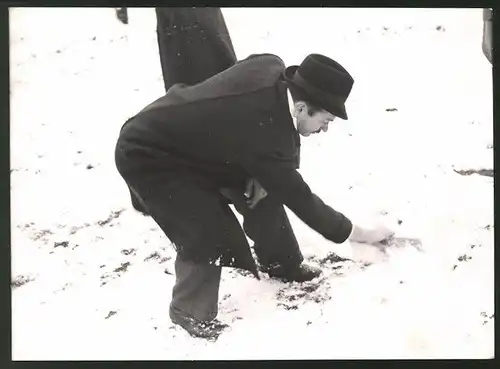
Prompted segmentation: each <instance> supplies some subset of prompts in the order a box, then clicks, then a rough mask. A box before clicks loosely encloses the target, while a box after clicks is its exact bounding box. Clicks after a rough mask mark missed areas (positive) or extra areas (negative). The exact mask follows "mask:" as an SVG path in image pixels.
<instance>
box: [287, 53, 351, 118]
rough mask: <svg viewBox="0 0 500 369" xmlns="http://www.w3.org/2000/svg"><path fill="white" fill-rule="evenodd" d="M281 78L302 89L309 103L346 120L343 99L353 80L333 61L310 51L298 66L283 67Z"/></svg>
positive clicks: (348, 92) (344, 99) (349, 91)
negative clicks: (282, 76)
mask: <svg viewBox="0 0 500 369" xmlns="http://www.w3.org/2000/svg"><path fill="white" fill-rule="evenodd" d="M284 77H285V80H286V81H287V82H289V83H291V84H292V85H294V86H296V87H298V88H300V89H302V90H303V91H304V92H305V93H306V94H307V96H308V97H309V98H310V99H311V103H315V104H317V105H318V106H319V107H321V108H323V109H325V110H326V111H328V112H330V113H332V114H333V115H335V116H337V117H339V118H341V119H344V120H347V112H346V109H345V102H346V100H347V98H348V97H349V94H350V93H351V89H352V85H353V84H354V79H353V78H352V77H351V75H350V74H349V73H348V72H347V71H346V70H345V69H344V67H342V66H341V65H340V64H339V63H337V62H336V61H335V60H332V59H330V58H328V57H326V56H324V55H320V54H310V55H308V56H307V57H306V58H305V59H304V61H303V62H302V63H301V64H300V66H297V65H294V66H290V67H288V68H286V70H285V73H284Z"/></svg>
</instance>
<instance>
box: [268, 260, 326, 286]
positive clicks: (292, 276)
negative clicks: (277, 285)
mask: <svg viewBox="0 0 500 369" xmlns="http://www.w3.org/2000/svg"><path fill="white" fill-rule="evenodd" d="M264 271H265V272H266V273H267V274H269V276H270V277H272V278H278V279H281V280H283V281H285V282H307V281H310V280H313V279H314V278H316V277H319V276H320V275H321V269H320V268H317V267H313V266H311V265H307V264H300V265H298V266H295V267H293V268H290V267H288V268H286V267H283V266H281V265H280V266H274V267H269V268H267V269H266V270H264Z"/></svg>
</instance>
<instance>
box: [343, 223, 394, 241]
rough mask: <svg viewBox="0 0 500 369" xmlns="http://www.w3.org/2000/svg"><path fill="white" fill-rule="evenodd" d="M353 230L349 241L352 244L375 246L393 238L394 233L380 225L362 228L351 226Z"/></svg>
mask: <svg viewBox="0 0 500 369" xmlns="http://www.w3.org/2000/svg"><path fill="white" fill-rule="evenodd" d="M353 227H354V229H353V231H352V233H351V236H350V237H349V239H350V240H351V241H354V242H360V243H370V244H375V243H379V242H381V241H384V240H387V239H389V238H391V237H392V236H394V231H393V230H391V229H389V228H388V227H387V226H385V225H384V224H382V223H379V224H376V225H374V226H372V227H368V228H363V227H360V226H358V225H353Z"/></svg>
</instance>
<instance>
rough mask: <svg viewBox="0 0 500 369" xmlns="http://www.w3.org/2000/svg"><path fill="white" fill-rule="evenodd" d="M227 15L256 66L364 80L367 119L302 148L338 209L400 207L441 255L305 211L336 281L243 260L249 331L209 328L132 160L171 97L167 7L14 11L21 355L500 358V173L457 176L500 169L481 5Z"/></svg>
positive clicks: (354, 118)
mask: <svg viewBox="0 0 500 369" xmlns="http://www.w3.org/2000/svg"><path fill="white" fill-rule="evenodd" d="M224 14H225V17H226V21H227V24H228V27H229V30H230V33H231V36H232V39H233V42H234V45H235V48H236V52H237V54H238V57H239V58H244V57H246V56H248V55H249V54H252V53H258V52H271V53H275V54H277V55H279V56H281V57H282V58H283V59H284V60H285V62H286V63H287V65H290V64H297V63H300V61H301V60H302V59H303V58H304V57H305V56H306V55H307V54H309V53H313V52H318V53H324V54H326V55H328V56H330V57H332V58H334V59H336V60H338V61H339V62H340V63H341V64H343V65H345V66H346V68H347V69H348V70H349V71H350V72H351V73H352V74H353V76H354V78H355V85H354V88H353V91H352V94H351V97H350V98H349V100H348V112H349V117H350V119H349V121H347V122H344V121H339V122H338V123H336V124H335V125H334V126H332V127H330V130H329V131H328V133H327V134H323V135H318V136H314V137H311V138H310V139H304V140H303V141H302V142H303V149H302V168H301V172H302V174H303V176H304V177H305V178H306V180H308V182H309V183H310V185H311V187H312V188H313V190H314V191H315V192H316V193H317V194H318V195H320V196H321V197H322V198H323V199H324V200H325V201H326V202H327V203H329V204H331V205H332V206H334V207H335V208H336V209H338V210H340V211H343V212H345V213H346V214H348V215H349V216H352V217H353V218H354V219H360V221H361V220H362V219H365V220H369V219H371V217H372V216H373V215H374V214H385V216H384V219H387V220H388V221H390V222H392V224H396V227H397V235H398V236H400V237H411V238H418V239H420V240H421V243H422V249H423V251H422V252H420V251H418V250H417V249H415V248H412V247H405V248H393V249H390V250H388V252H387V254H384V253H382V252H380V251H378V250H377V249H375V248H373V247H369V246H362V245H356V244H349V243H348V242H347V243H345V244H343V245H335V244H332V243H330V242H328V241H326V240H324V239H323V238H322V237H321V236H319V235H317V234H316V233H315V232H314V231H312V230H310V229H308V228H307V227H306V226H304V225H303V224H302V223H301V222H300V221H299V220H298V219H297V218H296V217H295V216H294V215H293V214H291V220H292V222H293V225H294V228H295V229H296V234H297V238H298V239H299V241H300V243H301V245H302V249H303V252H304V255H305V256H306V258H307V259H309V262H310V263H313V264H316V265H323V266H324V270H325V273H324V275H323V277H322V278H321V279H320V280H318V281H313V282H310V283H305V284H302V285H301V284H297V283H296V284H285V283H281V282H279V281H274V280H269V279H263V280H262V281H260V282H259V281H257V280H255V279H253V278H251V277H248V276H244V275H242V274H240V273H238V272H237V271H235V270H231V269H227V270H226V269H225V270H224V271H223V281H222V285H221V291H220V316H219V318H220V319H221V320H223V321H225V322H228V323H229V324H231V330H230V331H228V332H226V333H224V334H223V335H222V336H221V337H220V338H219V340H218V341H217V342H215V343H209V342H206V341H203V340H200V339H194V338H191V337H189V336H188V335H187V333H185V332H184V331H182V330H181V329H179V328H177V327H174V326H173V325H172V323H171V322H170V320H169V318H168V304H169V302H170V297H171V288H172V285H173V282H174V276H173V275H172V274H171V273H172V271H173V260H174V256H175V254H174V252H173V249H172V248H171V247H170V246H169V241H168V239H167V238H166V237H165V236H164V235H163V234H162V233H161V231H160V230H159V228H158V227H157V226H156V224H155V223H154V222H153V221H152V220H151V219H149V218H146V217H143V216H142V215H140V214H139V213H137V212H135V211H134V210H133V209H132V208H131V205H130V203H129V197H128V192H127V189H126V187H125V185H124V183H123V181H122V179H121V178H120V176H119V175H118V173H117V171H116V169H115V166H114V157H113V152H114V145H115V141H116V138H117V135H118V131H119V129H120V127H121V125H122V124H123V123H124V121H125V120H126V119H127V118H128V117H129V116H131V115H132V114H135V113H136V112H137V111H138V110H139V109H141V108H142V107H143V106H145V105H146V104H148V103H149V102H151V101H153V100H154V99H156V98H157V97H158V96H159V95H160V94H162V93H163V82H162V79H161V70H160V63H159V57H158V49H157V41H156V33H155V27H156V21H155V18H154V11H153V10H152V9H138V8H133V9H130V10H129V16H130V24H129V25H127V26H125V25H122V24H121V23H119V22H118V20H116V18H115V15H114V10H113V9H106V8H94V9H93V8H81V9H55V8H43V9H36V8H26V9H12V10H11V94H12V95H11V112H12V117H11V189H12V273H13V275H12V280H13V290H12V294H13V295H12V334H13V336H12V347H13V353H12V354H13V359H14V360H128V359H135V360H153V359H154V360H174V359H175V360H179V359H345V358H362V359H370V358H371V359H374V358H389V359H392V358H492V357H493V356H494V329H493V325H494V315H493V314H494V294H493V286H494V279H493V271H494V261H493V259H494V258H493V256H494V253H493V252H494V251H493V246H494V245H493V227H494V218H493V178H492V177H490V176H484V175H478V174H472V175H461V174H459V173H457V172H456V171H460V170H479V169H492V168H493V150H492V146H493V133H492V131H493V130H492V128H493V118H492V115H493V113H492V78H491V67H490V65H489V63H488V62H487V60H486V58H485V57H484V55H483V54H482V51H481V32H482V18H481V10H480V9H447V10H440V9H432V10H426V9H335V8H324V9H313V8H307V9H300V8H295V9H255V8H252V9H224ZM388 110H389V111H388ZM346 158H348V160H346ZM397 220H400V221H402V223H401V224H400V225H397V223H396V221H397ZM330 252H335V253H337V254H338V255H341V256H343V257H348V258H352V259H354V260H356V261H360V262H359V263H353V262H349V261H346V262H339V263H329V262H325V261H324V259H325V258H326V257H327V256H328V255H329V253H330ZM165 269H166V270H167V271H168V272H169V273H170V274H168V273H165V272H164V270H165Z"/></svg>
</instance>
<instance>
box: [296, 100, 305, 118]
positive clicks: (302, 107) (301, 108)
mask: <svg viewBox="0 0 500 369" xmlns="http://www.w3.org/2000/svg"><path fill="white" fill-rule="evenodd" d="M293 108H294V109H293V116H294V117H297V116H298V115H299V114H300V113H302V112H303V111H304V110H305V111H306V113H307V104H306V103H305V102H304V101H297V102H295V103H294V104H293Z"/></svg>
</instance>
